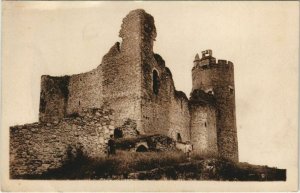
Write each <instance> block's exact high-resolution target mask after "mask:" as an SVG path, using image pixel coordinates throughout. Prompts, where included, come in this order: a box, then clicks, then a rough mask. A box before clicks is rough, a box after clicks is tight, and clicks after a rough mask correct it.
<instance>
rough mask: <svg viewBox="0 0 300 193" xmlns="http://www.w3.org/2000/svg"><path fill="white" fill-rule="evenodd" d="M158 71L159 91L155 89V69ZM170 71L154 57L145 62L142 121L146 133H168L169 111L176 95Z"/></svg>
mask: <svg viewBox="0 0 300 193" xmlns="http://www.w3.org/2000/svg"><path fill="white" fill-rule="evenodd" d="M154 70H155V71H157V73H158V85H159V86H158V92H157V93H155V92H154V90H153V71H154ZM172 83H173V80H172V77H171V74H170V72H169V71H168V70H167V68H165V67H164V65H160V64H159V63H157V61H156V60H155V59H154V58H151V60H150V59H148V60H147V61H146V62H145V63H144V64H143V84H142V96H143V98H142V123H143V128H144V130H145V132H146V133H149V134H158V133H161V134H164V135H168V133H169V128H170V120H169V113H170V108H171V100H172V97H174V92H175V91H174V86H173V84H172Z"/></svg>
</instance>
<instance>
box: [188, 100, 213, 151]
mask: <svg viewBox="0 0 300 193" xmlns="http://www.w3.org/2000/svg"><path fill="white" fill-rule="evenodd" d="M190 109H191V143H192V144H193V149H194V152H196V153H201V154H209V155H218V144H217V142H218V141H217V127H216V114H215V108H214V107H213V106H211V105H210V104H207V103H206V104H205V103H199V102H193V103H192V105H191V106H190Z"/></svg>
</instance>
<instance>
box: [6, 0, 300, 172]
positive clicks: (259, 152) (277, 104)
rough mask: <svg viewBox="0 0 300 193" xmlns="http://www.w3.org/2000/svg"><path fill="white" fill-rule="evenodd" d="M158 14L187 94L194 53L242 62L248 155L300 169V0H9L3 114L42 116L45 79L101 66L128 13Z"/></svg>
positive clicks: (15, 119)
mask: <svg viewBox="0 0 300 193" xmlns="http://www.w3.org/2000/svg"><path fill="white" fill-rule="evenodd" d="M137 8H143V9H145V10H146V12H148V13H149V14H151V15H152V16H153V17H154V19H155V25H156V29H157V38H156V41H155V42H154V52H156V53H159V54H160V55H161V56H162V57H163V59H164V60H165V62H166V65H167V66H168V67H169V68H170V70H171V71H172V74H173V79H174V82H175V87H176V89H177V90H182V91H184V92H185V93H186V94H187V96H189V94H190V91H191V87H192V79H191V69H192V67H193V60H194V57H195V55H196V53H201V51H203V50H206V49H212V50H213V56H214V57H216V58H217V59H225V60H230V61H232V62H233V63H234V68H235V90H236V91H235V93H236V114H237V132H238V143H239V157H240V161H242V162H249V163H252V164H260V165H269V166H276V167H279V168H289V169H292V170H293V169H295V168H297V157H296V155H297V128H298V118H297V113H298V92H297V91H298V70H299V69H298V59H299V58H298V52H299V37H298V35H299V20H298V19H299V9H298V2H297V1H294V2H279V1H276V2H251V1H248V2H243V1H234V2H225V1H224V2H217V1H216V2H208V1H204V2H191V1H189V2H78V1H77V2H72V3H71V2H51V1H50V2H49V1H48V2H42V3H41V2H34V1H33V2H26V3H23V2H3V23H2V26H3V32H2V47H3V48H2V50H3V51H2V120H3V125H2V126H3V128H4V129H6V130H5V131H6V133H5V135H8V127H9V126H12V125H16V124H24V123H31V122H36V121H38V108H39V92H40V77H41V75H42V74H49V75H53V76H60V75H66V74H68V75H71V74H76V73H82V72H86V71H89V70H92V69H93V68H96V67H97V66H98V65H99V64H100V63H101V60H102V57H103V56H104V54H105V53H107V52H108V50H109V49H110V47H111V46H113V45H114V43H115V42H117V41H121V39H120V38H119V37H118V33H119V30H120V26H121V23H122V19H123V18H124V17H125V16H126V15H127V14H128V13H129V11H131V10H133V9H137Z"/></svg>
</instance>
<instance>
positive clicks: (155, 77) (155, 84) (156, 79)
mask: <svg viewBox="0 0 300 193" xmlns="http://www.w3.org/2000/svg"><path fill="white" fill-rule="evenodd" d="M152 78H153V84H152V86H153V92H154V94H156V95H157V94H158V91H159V76H158V72H157V71H156V70H153V76H152Z"/></svg>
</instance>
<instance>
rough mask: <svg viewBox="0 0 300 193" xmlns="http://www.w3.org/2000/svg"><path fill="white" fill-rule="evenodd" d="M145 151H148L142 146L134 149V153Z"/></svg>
mask: <svg viewBox="0 0 300 193" xmlns="http://www.w3.org/2000/svg"><path fill="white" fill-rule="evenodd" d="M146 151H148V149H147V147H145V146H144V145H140V146H138V147H137V148H136V152H146Z"/></svg>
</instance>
